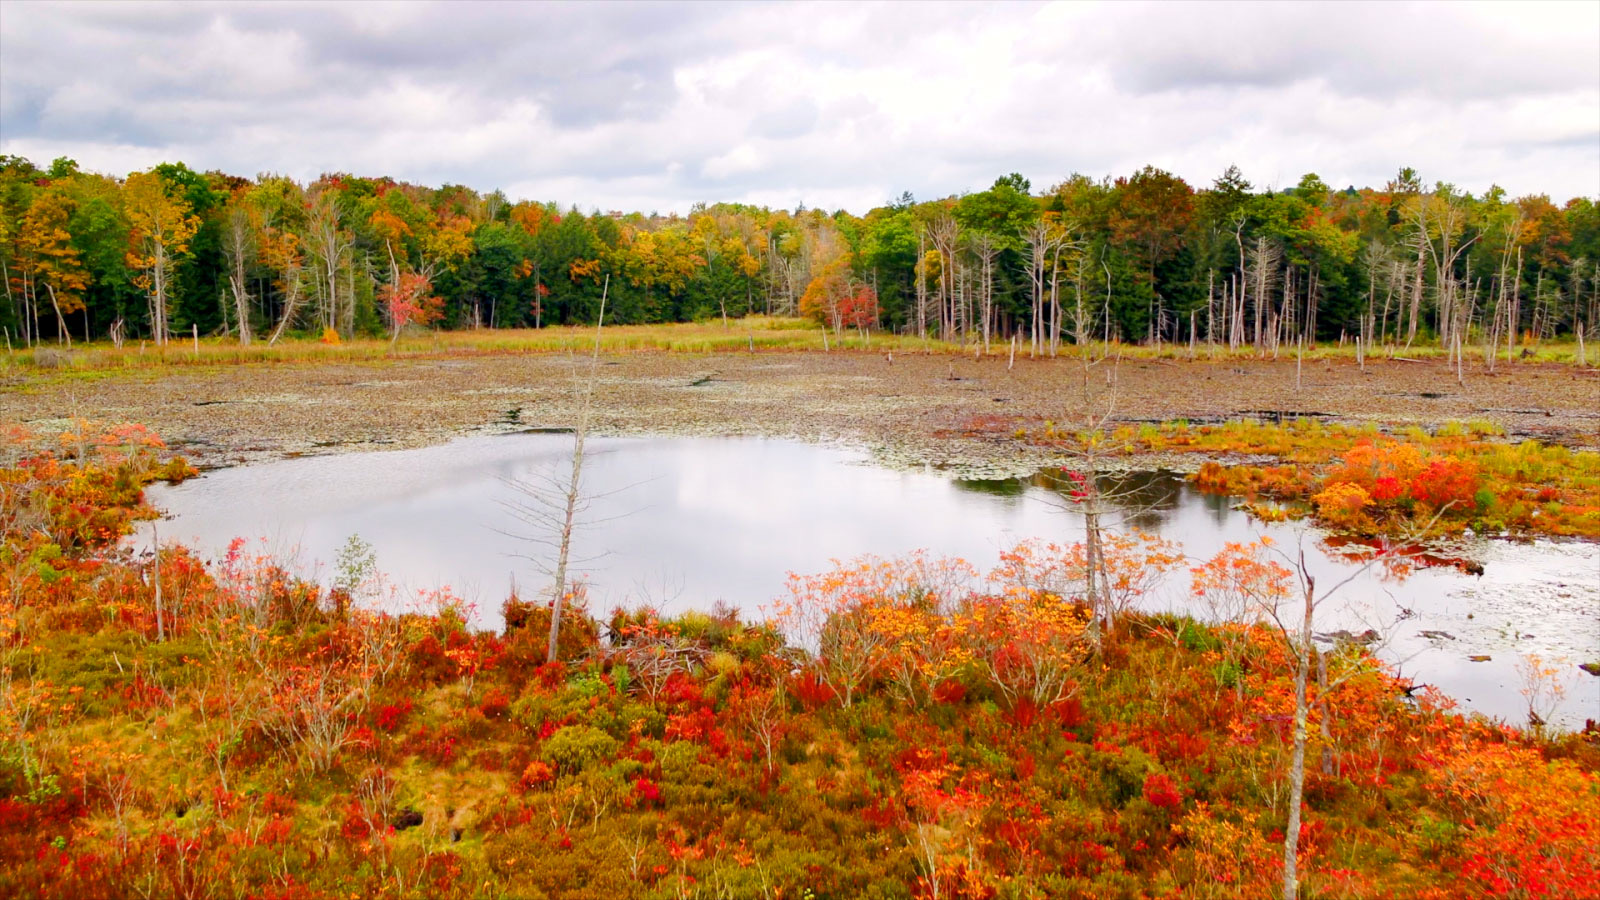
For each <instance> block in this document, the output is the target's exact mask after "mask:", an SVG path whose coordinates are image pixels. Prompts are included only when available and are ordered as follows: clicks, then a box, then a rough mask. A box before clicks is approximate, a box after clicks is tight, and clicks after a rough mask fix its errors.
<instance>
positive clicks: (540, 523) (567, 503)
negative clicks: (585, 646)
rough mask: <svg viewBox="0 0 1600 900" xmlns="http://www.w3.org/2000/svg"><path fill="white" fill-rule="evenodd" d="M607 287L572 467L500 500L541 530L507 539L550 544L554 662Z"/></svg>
mask: <svg viewBox="0 0 1600 900" xmlns="http://www.w3.org/2000/svg"><path fill="white" fill-rule="evenodd" d="M610 291H611V276H609V275H608V276H606V280H605V286H604V287H603V288H602V289H601V291H600V315H599V317H598V318H597V319H596V321H595V326H594V350H593V351H592V352H591V353H590V356H589V374H588V377H587V378H586V379H584V381H583V385H582V388H581V395H580V396H581V400H580V402H579V407H578V421H577V424H576V425H575V426H574V427H573V430H572V465H571V468H570V469H569V470H568V473H567V477H566V479H565V480H560V479H554V478H552V479H551V481H550V482H549V483H548V484H546V485H542V486H541V485H532V484H529V483H526V482H511V483H510V486H511V488H512V489H513V490H515V491H516V492H517V493H518V494H519V495H520V497H521V499H514V500H508V501H506V502H505V505H506V508H507V509H508V510H509V511H510V512H511V514H512V515H513V516H515V517H516V518H517V519H519V520H520V521H522V522H523V523H524V524H526V525H529V526H531V527H533V528H535V529H536V530H538V531H539V532H542V533H540V534H534V535H526V534H524V535H511V536H512V537H517V538H520V539H526V540H530V541H532V542H534V543H538V544H546V545H552V546H553V547H554V549H555V562H554V564H553V565H552V566H551V569H550V575H551V585H550V641H549V645H548V647H547V650H546V654H545V659H546V661H547V662H555V660H556V645H557V644H558V642H559V641H560V638H561V613H562V608H563V606H564V604H565V601H566V599H567V596H568V593H569V592H568V588H567V568H568V565H569V564H570V563H571V561H572V535H573V531H574V530H575V528H576V527H577V526H578V523H579V517H580V514H581V513H582V512H583V511H584V510H585V509H587V506H588V503H589V501H590V500H591V499H592V497H591V496H589V495H586V494H585V493H584V491H583V488H582V484H583V462H584V443H585V441H586V440H587V439H588V435H589V422H590V418H591V415H592V413H593V410H594V385H595V382H596V381H597V380H598V377H599V372H600V333H601V330H602V329H603V328H604V327H605V318H606V298H607V297H608V296H609V294H610ZM574 377H576V372H574ZM529 558H530V559H533V557H529ZM536 561H537V560H536Z"/></svg>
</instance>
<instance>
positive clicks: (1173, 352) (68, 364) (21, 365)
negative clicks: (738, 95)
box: [0, 316, 1578, 378]
mask: <svg viewBox="0 0 1600 900" xmlns="http://www.w3.org/2000/svg"><path fill="white" fill-rule="evenodd" d="M593 340H594V328H593V327H592V326H584V325H578V326H561V327H552V328H540V329H531V328H517V329H493V330H490V329H482V330H475V331H427V332H424V331H420V330H412V331H408V332H407V333H406V334H405V335H403V336H402V337H401V339H400V340H399V341H398V342H395V343H393V344H391V342H390V341H389V340H387V339H383V338H358V339H354V340H349V341H343V342H340V343H338V344H326V343H323V342H322V341H320V340H318V339H316V338H312V337H291V338H288V339H285V340H280V341H279V342H278V343H277V344H273V345H268V344H267V343H266V342H265V341H260V340H258V341H257V342H256V343H254V344H252V345H250V346H249V347H241V346H240V345H239V344H238V343H237V342H236V341H235V340H233V339H232V338H218V337H208V338H203V339H201V340H200V341H199V342H198V343H196V342H193V341H191V340H188V339H183V338H175V339H174V340H173V341H172V342H171V343H169V344H168V345H167V346H166V347H164V348H161V347H156V346H155V345H153V344H149V343H147V342H142V341H141V342H132V341H129V342H127V343H125V344H124V345H123V346H122V347H120V348H119V347H115V346H113V345H111V344H110V343H108V342H93V343H88V344H83V343H80V344H77V345H74V347H73V348H72V349H71V350H70V351H66V352H63V350H62V348H58V347H54V346H44V347H38V348H34V349H13V350H11V351H10V352H8V353H7V355H6V356H5V358H4V363H3V364H0V373H3V374H4V375H7V376H15V375H33V374H39V373H41V372H54V373H57V374H59V375H63V376H67V377H72V378H94V377H113V376H115V375H117V374H119V373H124V372H129V371H159V370H162V369H167V368H179V367H196V366H217V365H247V364H258V363H314V362H381V361H385V360H391V359H403V358H418V357H421V358H432V357H460V356H484V355H504V354H516V353H563V352H575V351H580V350H581V351H585V352H586V351H588V350H589V348H591V347H592V346H593V344H592V341H593ZM823 349H828V350H845V351H871V352H877V353H887V352H899V353H910V352H923V353H942V354H952V355H953V354H961V353H973V352H975V351H976V347H975V346H974V345H973V344H972V343H970V342H969V343H966V344H963V343H959V342H952V341H941V340H934V339H922V338H917V337H915V336H910V335H896V334H890V333H885V332H874V333H871V334H868V335H865V336H863V335H862V334H861V333H860V332H846V333H845V334H844V335H843V336H842V337H840V336H835V335H833V334H831V333H830V334H829V335H828V336H827V337H826V338H824V333H823V329H822V328H821V327H820V326H818V325H816V324H815V323H814V322H810V321H808V320H805V319H796V318H778V317H767V316H749V317H746V318H742V319H731V320H729V321H728V323H727V324H726V325H724V324H723V323H722V322H721V321H720V320H712V321H707V322H686V323H667V324H656V325H611V326H607V327H606V328H605V329H604V330H603V332H602V334H601V350H602V352H605V353H613V354H614V353H629V352H642V351H643V352H668V353H735V352H741V351H752V350H758V351H817V350H823ZM1529 349H1532V350H1533V351H1534V355H1533V357H1532V358H1531V361H1532V362H1538V363H1573V362H1575V361H1576V360H1577V356H1578V354H1577V345H1576V344H1573V343H1546V344H1541V345H1539V346H1537V347H1532V348H1529ZM1074 350H1075V348H1073V347H1071V346H1066V347H1063V349H1062V352H1061V355H1063V356H1068V355H1073V353H1074ZM1089 350H1090V352H1091V354H1092V355H1094V356H1097V357H1099V356H1116V357H1122V358H1130V359H1190V358H1194V359H1199V360H1229V359H1237V360H1247V359H1259V358H1261V354H1259V353H1257V352H1256V351H1255V350H1254V349H1242V350H1239V351H1233V352H1230V351H1229V350H1227V349H1226V348H1222V347H1217V348H1207V347H1206V346H1205V345H1204V344H1202V345H1199V346H1198V347H1196V348H1195V349H1194V351H1193V354H1192V355H1191V352H1190V349H1189V347H1188V345H1187V344H1163V345H1161V346H1160V347H1153V346H1143V345H1133V344H1124V343H1121V342H1116V341H1113V342H1111V343H1109V344H1108V343H1105V342H1095V343H1094V344H1092V345H1091V346H1090V347H1089ZM1009 352H1010V343H1009V342H1008V341H1003V340H995V341H993V342H992V343H991V344H990V348H989V355H990V356H1005V355H1007V354H1008V353H1009ZM1026 354H1027V344H1026V342H1023V341H1019V343H1018V346H1017V355H1018V356H1026ZM1388 355H1398V356H1404V357H1405V358H1408V359H1443V358H1444V357H1445V353H1444V350H1443V349H1442V348H1439V347H1432V346H1427V347H1424V346H1414V347H1412V348H1410V349H1409V350H1405V351H1403V352H1396V353H1394V354H1385V353H1379V354H1376V355H1373V356H1370V357H1369V358H1370V359H1372V360H1373V361H1374V362H1378V361H1382V360H1384V359H1386V358H1387V356H1388ZM1277 358H1278V359H1280V360H1292V359H1294V350H1293V348H1286V349H1284V350H1281V351H1280V352H1279V354H1278V356H1277ZM1354 358H1355V348H1354V346H1353V345H1348V344H1346V345H1343V346H1341V345H1338V344H1323V345H1318V346H1315V347H1312V348H1309V349H1307V351H1306V353H1305V359H1306V360H1310V361H1322V360H1332V359H1346V360H1353V359H1354ZM1469 360H1471V362H1470V364H1471V365H1472V366H1474V367H1475V368H1476V367H1481V365H1482V362H1481V353H1469ZM1518 362H1523V360H1518ZM1502 364H1504V363H1503V361H1502Z"/></svg>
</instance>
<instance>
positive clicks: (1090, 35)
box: [0, 0, 1600, 213]
mask: <svg viewBox="0 0 1600 900" xmlns="http://www.w3.org/2000/svg"><path fill="white" fill-rule="evenodd" d="M0 152H3V153H8V154H18V155H22V156H26V157H29V158H31V159H33V160H34V161H36V162H38V163H40V164H47V163H48V162H49V160H51V159H53V158H55V157H57V156H70V157H72V158H74V159H76V160H78V162H79V163H80V164H81V165H82V166H83V167H84V168H86V169H92V170H95V171H102V172H110V173H113V174H117V175H122V174H126V173H127V172H129V171H132V170H136V169H143V168H148V167H149V166H151V165H154V164H156V163H159V162H163V161H177V160H181V161H183V162H186V163H188V164H189V165H190V166H192V167H194V168H196V169H201V170H208V169H221V170H224V171H227V172H230V173H234V174H240V175H247V176H254V175H256V174H259V173H262V172H268V171H271V172H279V173H283V174H287V175H291V176H293V177H295V178H298V179H301V180H309V179H313V178H315V177H316V176H317V175H318V174H320V173H322V172H330V171H346V172H352V173H356V174H363V175H382V174H387V175H392V176H394V177H397V178H400V179H403V180H408V181H415V182H419V183H423V184H429V185H437V184H440V183H444V182H455V183H462V184H467V185H470V186H472V187H474V188H478V189H480V190H490V189H493V188H496V187H498V188H502V189H504V190H505V191H506V192H507V193H508V194H509V195H511V196H512V197H513V198H514V199H537V200H555V201H558V202H561V203H562V204H577V205H579V206H582V207H585V208H590V207H595V208H600V209H624V210H641V211H646V212H648V211H651V210H659V211H662V212H666V211H668V210H678V211H686V210H687V209H688V207H689V205H690V204H692V203H694V202H695V201H700V200H704V201H710V202H715V201H718V200H737V201H744V202H750V203H757V204H766V205H771V206H780V207H786V208H792V207H794V206H795V205H796V204H798V203H802V202H803V203H805V204H806V205H807V206H812V207H816V206H822V207H825V208H829V209H833V208H839V207H843V208H846V209H849V210H851V211H853V212H857V213H860V212H865V211H866V210H867V209H869V208H871V207H873V206H878V205H881V204H883V203H884V202H885V201H887V200H889V199H891V198H892V197H895V196H898V195H899V194H900V192H902V191H911V192H913V193H914V194H915V195H916V196H917V197H918V198H919V199H931V198H934V197H939V196H945V195H948V194H952V193H960V192H963V191H969V190H981V189H983V188H986V187H987V186H988V185H989V184H990V183H992V182H993V181H994V179H995V177H996V176H998V175H1002V174H1005V173H1007V172H1012V171H1017V172H1021V173H1022V174H1023V175H1025V176H1027V177H1028V178H1029V179H1031V180H1032V182H1033V185H1034V188H1035V190H1039V189H1042V188H1044V187H1046V186H1048V185H1050V184H1053V183H1055V182H1057V181H1059V180H1061V179H1062V178H1063V177H1065V176H1066V175H1068V174H1070V173H1072V172H1075V171H1076V172H1084V173H1087V174H1090V175H1093V176H1097V177H1098V176H1101V175H1108V174H1109V175H1120V174H1127V173H1129V172H1132V171H1133V170H1135V169H1137V168H1138V167H1140V166H1143V165H1145V164H1147V163H1148V164H1154V165H1157V166H1160V167H1162V168H1165V169H1168V170H1170V171H1173V172H1175V173H1177V174H1179V175H1181V176H1183V177H1184V178H1185V179H1187V180H1188V181H1189V182H1190V183H1191V184H1194V185H1196V186H1204V185H1207V184H1209V183H1210V182H1211V181H1212V179H1214V178H1215V177H1216V176H1217V175H1218V174H1219V173H1220V172H1221V171H1222V170H1223V169H1224V168H1226V167H1227V166H1228V164H1230V163H1235V164H1237V165H1239V167H1240V168H1241V169H1243V171H1244V173H1245V175H1246V177H1248V178H1249V179H1251V180H1252V181H1253V182H1254V183H1255V184H1256V185H1257V187H1265V186H1291V185H1293V184H1294V183H1295V182H1297V181H1298V180H1299V178H1300V176H1301V175H1302V174H1304V173H1306V172H1313V171H1314V172H1316V173H1318V174H1320V175H1321V176H1322V178H1323V180H1325V181H1327V182H1328V183H1329V184H1332V185H1334V186H1335V187H1343V186H1345V185H1347V184H1354V185H1357V186H1365V185H1371V186H1381V185H1382V184H1383V182H1384V181H1386V180H1387V179H1388V178H1389V177H1390V176H1392V175H1393V174H1394V172H1395V171H1396V170H1397V169H1398V168H1399V167H1401V166H1412V167H1413V168H1416V169H1417V170H1418V171H1419V172H1420V173H1421V175H1422V177H1423V178H1424V180H1426V181H1427V182H1429V183H1431V182H1433V181H1436V180H1444V181H1449V182H1452V183H1454V184H1456V185H1457V186H1459V187H1462V188H1464V189H1467V190H1470V191H1473V192H1474V193H1478V192H1481V191H1483V190H1484V189H1486V188H1488V187H1489V185H1491V184H1494V183H1498V184H1500V185H1502V186H1503V187H1505V188H1506V189H1507V190H1509V191H1510V192H1511V193H1513V194H1524V193H1549V194H1551V195H1552V196H1553V197H1554V198H1555V199H1556V200H1557V202H1562V201H1564V200H1566V199H1567V198H1569V197H1572V196H1576V195H1586V196H1597V195H1600V3H1595V2H1565V3H1552V4H1539V3H1531V2H1523V3H1515V4H1506V5H1493V4H1490V5H1473V4H1461V3H1420V4H1415V5H1406V4H1398V5H1397V4H1390V3H1376V4H1371V5H1363V4H1355V3H1330V4H1326V5H1323V4H1316V3H1294V4H1284V5H1267V4H1260V3H1245V4H1200V3H1156V4H1151V5H1135V4H1126V3H1115V4H1104V5H1102V4H1062V5H1031V4H997V3H990V4H984V5H974V6H965V5H956V4H946V3H939V4H931V5H923V6H917V5H911V4H906V3H897V4H892V5H856V4H844V3H828V4H822V5H793V4H774V5H760V6H738V5H730V4H710V3H706V4H694V5H667V4H661V3H651V4H645V5H626V4H611V5H606V4H582V5H576V4H575V5H556V4H552V3H530V4H512V3H493V4H485V5H469V4H464V3H438V4H429V3H402V4H379V3H352V2H346V3H318V4H309V5H295V4H285V3H262V4H252V3H225V4H217V5H210V4H205V3H182V4H155V3H85V4H55V3H22V2H9V0H7V2H0Z"/></svg>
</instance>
